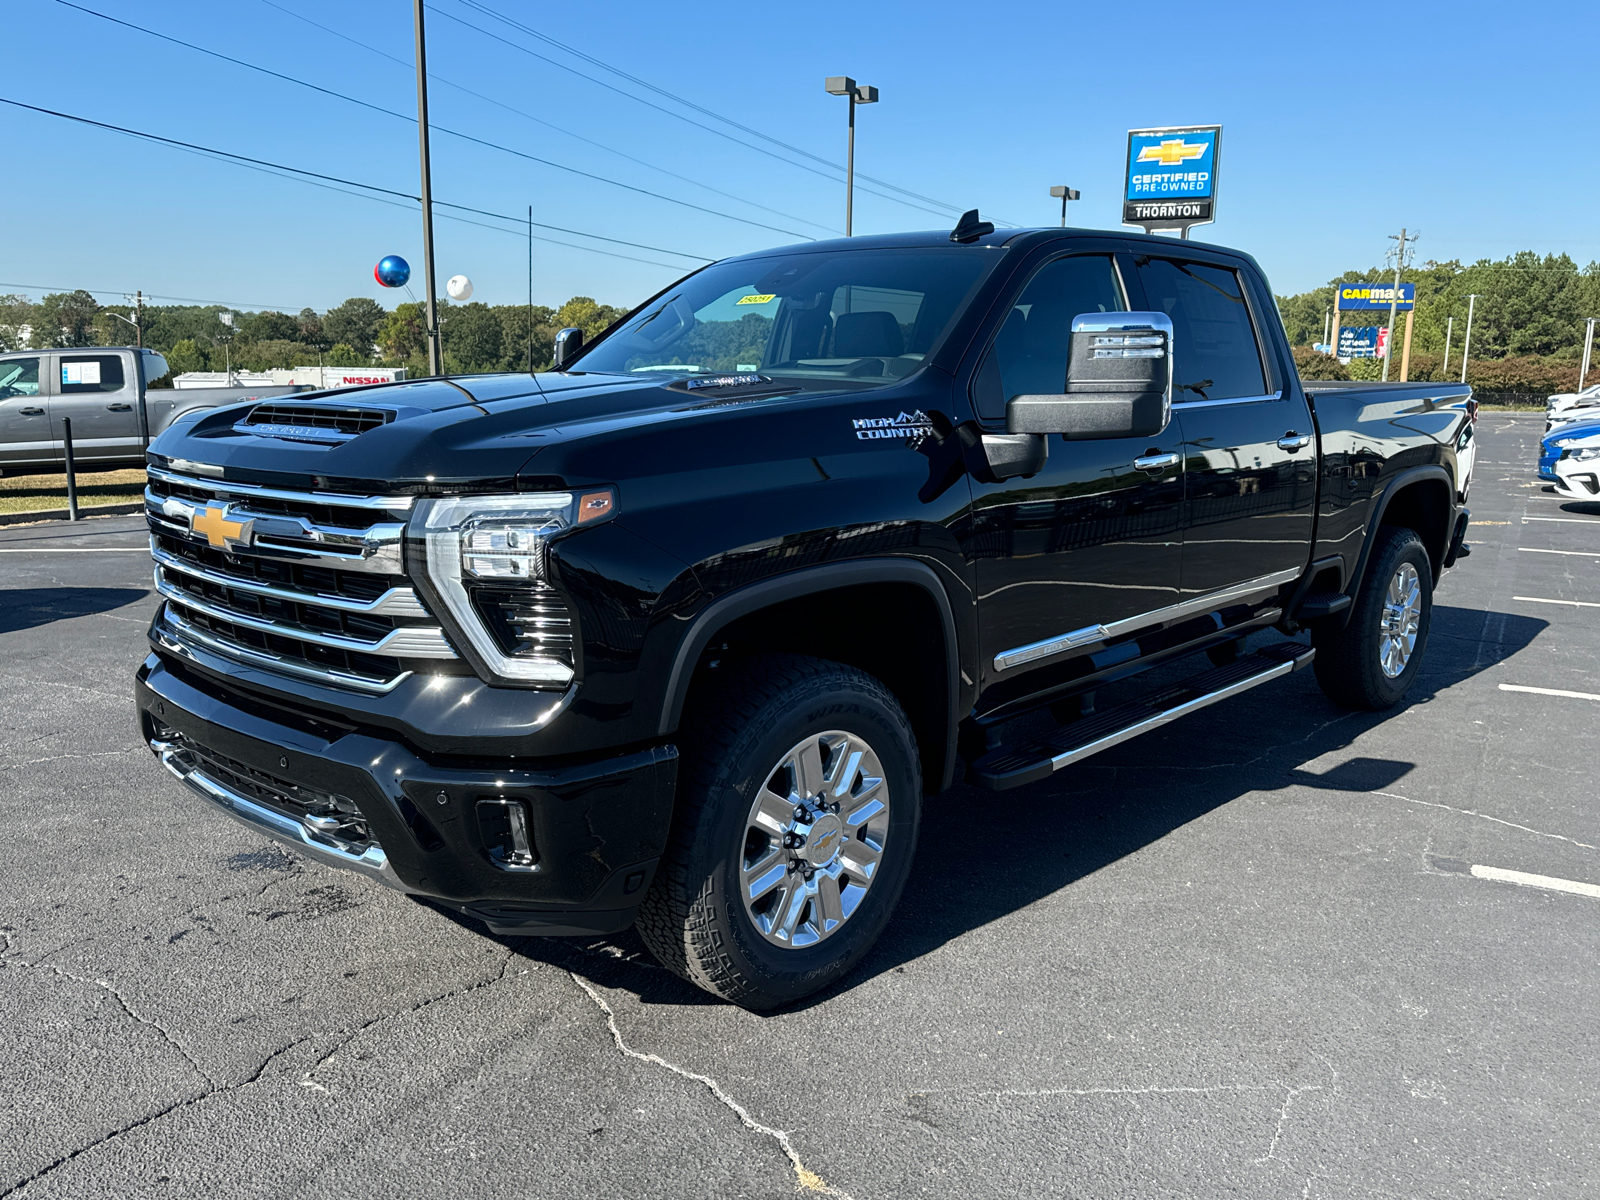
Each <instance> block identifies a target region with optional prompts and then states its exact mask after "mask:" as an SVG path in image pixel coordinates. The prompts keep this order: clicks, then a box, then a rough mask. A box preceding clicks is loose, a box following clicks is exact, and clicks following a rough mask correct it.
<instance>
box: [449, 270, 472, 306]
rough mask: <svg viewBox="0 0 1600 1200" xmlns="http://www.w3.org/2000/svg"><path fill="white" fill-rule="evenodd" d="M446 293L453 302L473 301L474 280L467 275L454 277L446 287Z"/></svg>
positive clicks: (451, 277)
mask: <svg viewBox="0 0 1600 1200" xmlns="http://www.w3.org/2000/svg"><path fill="white" fill-rule="evenodd" d="M444 290H445V293H446V294H447V295H448V296H449V297H450V299H452V300H470V299H472V280H470V279H468V278H467V277H466V276H465V275H452V276H450V282H449V283H447V284H445V285H444Z"/></svg>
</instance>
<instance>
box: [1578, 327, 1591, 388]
mask: <svg viewBox="0 0 1600 1200" xmlns="http://www.w3.org/2000/svg"><path fill="white" fill-rule="evenodd" d="M1594 321H1595V319H1594V318H1593V317H1590V318H1589V328H1588V329H1587V330H1586V331H1585V333H1584V335H1583V369H1582V370H1580V371H1579V372H1578V390H1579V391H1580V392H1581V391H1583V384H1584V381H1585V380H1586V379H1588V378H1589V356H1590V354H1591V353H1592V352H1593V350H1594Z"/></svg>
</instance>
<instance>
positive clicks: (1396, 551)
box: [1311, 525, 1433, 711]
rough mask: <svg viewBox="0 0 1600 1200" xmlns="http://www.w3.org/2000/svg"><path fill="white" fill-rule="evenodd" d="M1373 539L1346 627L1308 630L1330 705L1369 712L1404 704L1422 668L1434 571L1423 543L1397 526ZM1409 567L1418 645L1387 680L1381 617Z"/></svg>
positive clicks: (1324, 626)
mask: <svg viewBox="0 0 1600 1200" xmlns="http://www.w3.org/2000/svg"><path fill="white" fill-rule="evenodd" d="M1376 538H1377V540H1376V541H1375V543H1374V544H1373V547H1372V554H1371V557H1370V559H1369V560H1368V562H1367V572H1366V575H1365V577H1363V579H1362V580H1361V586H1360V590H1359V591H1358V592H1357V593H1356V597H1355V603H1354V604H1352V605H1351V609H1350V621H1349V624H1347V625H1346V626H1345V627H1344V628H1343V629H1339V630H1334V629H1330V628H1328V625H1327V623H1326V622H1324V623H1322V624H1319V625H1314V626H1312V629H1311V641H1312V644H1313V645H1315V646H1316V648H1317V657H1316V659H1315V660H1314V662H1313V668H1314V669H1315V671H1316V673H1317V682H1318V683H1319V684H1321V685H1322V690H1323V692H1324V693H1325V694H1326V695H1327V697H1328V699H1330V700H1332V701H1333V702H1334V703H1335V704H1340V705H1343V706H1344V707H1345V708H1355V709H1370V710H1373V711H1378V710H1381V709H1385V708H1392V707H1393V706H1394V705H1396V704H1398V703H1400V701H1401V700H1403V699H1405V695H1406V693H1407V692H1408V691H1410V690H1411V685H1412V684H1413V683H1414V682H1416V678H1417V672H1418V670H1419V669H1420V668H1421V666H1422V655H1423V651H1424V650H1425V649H1426V648H1427V644H1428V627H1429V625H1430V624H1431V623H1432V621H1433V567H1432V564H1431V563H1430V562H1429V561H1428V551H1427V547H1425V546H1424V545H1423V544H1422V539H1421V538H1420V537H1418V536H1417V534H1416V531H1415V530H1411V529H1406V528H1404V527H1402V526H1397V525H1385V526H1381V527H1380V528H1379V529H1378V532H1377V535H1376ZM1408 566H1409V568H1410V569H1411V570H1412V571H1414V572H1415V573H1416V581H1417V585H1418V589H1419V593H1420V594H1419V597H1418V599H1419V602H1420V612H1419V613H1418V619H1417V627H1416V642H1415V644H1414V645H1413V646H1412V648H1411V651H1410V654H1409V657H1407V658H1406V660H1405V662H1404V666H1403V669H1402V670H1400V671H1399V673H1398V674H1396V675H1390V674H1389V673H1388V672H1387V671H1386V670H1385V668H1384V665H1383V661H1382V647H1383V642H1384V629H1383V620H1384V611H1385V609H1386V607H1387V606H1388V595H1389V585H1390V583H1391V581H1393V580H1394V579H1395V578H1396V576H1397V574H1398V573H1399V572H1401V571H1402V570H1403V569H1404V568H1406V567H1408Z"/></svg>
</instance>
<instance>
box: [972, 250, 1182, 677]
mask: <svg viewBox="0 0 1600 1200" xmlns="http://www.w3.org/2000/svg"><path fill="white" fill-rule="evenodd" d="M1125 244H1126V243H1123V242H1121V241H1120V240H1117V241H1113V240H1112V239H1095V240H1094V241H1093V242H1090V241H1088V240H1087V239H1075V240H1073V241H1071V242H1068V243H1065V245H1066V246H1070V247H1071V249H1070V250H1069V251H1068V252H1066V253H1058V254H1056V255H1054V256H1046V257H1045V260H1044V261H1043V262H1041V263H1039V264H1038V265H1037V266H1035V267H1034V268H1033V269H1032V270H1031V271H1030V272H1025V273H1024V281H1023V282H1022V283H1021V285H1020V286H1019V287H1017V288H1015V289H1014V290H1013V292H1012V293H1011V296H1010V299H1009V300H1006V301H1002V305H1003V312H1002V313H1001V314H998V315H997V317H996V319H995V320H994V321H993V322H992V326H991V327H992V328H994V329H995V333H994V335H993V338H992V340H991V341H990V342H989V344H988V346H987V348H986V349H985V351H984V356H983V357H982V358H981V359H979V365H978V366H977V369H976V372H975V374H974V376H973V383H972V388H971V393H970V394H971V396H972V400H973V407H974V409H975V412H976V415H977V417H978V419H979V422H980V423H981V424H982V426H983V427H984V428H985V429H990V430H996V431H1001V430H1004V429H1005V405H1006V401H1007V400H1009V399H1010V398H1011V397H1012V396H1014V395H1027V394H1052V393H1060V392H1062V391H1063V390H1064V387H1065V383H1066V369H1067V357H1068V352H1069V350H1070V347H1071V329H1072V319H1073V318H1074V317H1076V316H1079V315H1081V314H1084V313H1095V312H1116V311H1126V310H1127V308H1128V297H1127V291H1126V288H1125V286H1124V284H1123V282H1122V276H1123V273H1124V268H1125V267H1126V264H1127V261H1128V260H1127V259H1126V256H1125V255H1117V254H1116V253H1115V251H1116V250H1117V249H1118V248H1120V247H1122V246H1124V245H1125ZM1090 246H1094V247H1096V248H1095V249H1093V250H1090V249H1089V248H1088V247H1090ZM1101 247H1103V248H1101ZM1119 259H1120V260H1121V263H1122V265H1119ZM1047 445H1048V449H1049V457H1048V459H1047V460H1046V462H1045V464H1044V467H1043V468H1042V469H1041V470H1040V471H1039V472H1038V473H1037V474H1035V475H1032V476H1028V477H1021V478H1012V479H1005V480H1002V481H1000V482H998V483H981V482H978V481H974V483H973V487H972V497H973V506H972V525H971V540H970V542H969V548H968V552H969V555H970V557H971V559H972V566H973V574H974V578H975V582H976V584H977V597H978V625H979V644H980V648H981V653H980V659H979V669H980V671H982V673H983V675H984V687H985V689H986V693H987V695H988V697H989V700H990V702H991V703H995V704H1000V703H1006V702H1008V701H1009V700H1012V699H1015V698H1017V697H1018V696H1021V695H1026V694H1028V693H1030V692H1035V691H1039V690H1043V689H1044V688H1046V687H1050V686H1054V685H1055V684H1056V683H1059V682H1061V681H1062V680H1063V679H1065V678H1067V675H1061V678H1059V679H1058V678H1056V676H1057V675H1059V674H1061V672H1067V673H1068V675H1070V674H1071V673H1073V672H1077V673H1082V672H1083V671H1085V670H1090V669H1094V670H1098V669H1101V667H1102V666H1103V665H1104V664H1101V663H1097V664H1095V665H1094V666H1093V667H1089V666H1085V665H1084V664H1075V663H1071V662H1069V660H1072V659H1074V658H1076V657H1079V656H1083V655H1085V654H1095V655H1099V656H1102V657H1103V656H1105V655H1111V656H1117V655H1129V656H1136V653H1135V652H1134V649H1133V647H1132V646H1131V645H1125V646H1119V647H1112V648H1104V647H1103V646H1102V643H1103V641H1104V637H1103V636H1090V634H1091V633H1093V632H1094V631H1095V630H1097V629H1098V627H1100V626H1112V625H1116V624H1117V623H1119V622H1128V621H1132V622H1134V623H1135V624H1136V623H1137V622H1138V621H1139V620H1141V619H1142V618H1143V616H1144V615H1145V614H1147V613H1150V612H1152V611H1154V610H1159V609H1162V608H1165V607H1167V606H1169V605H1171V604H1173V603H1175V602H1176V601H1177V599H1178V586H1179V572H1180V564H1181V558H1182V536H1181V533H1180V527H1179V520H1180V505H1181V502H1182V499H1183V486H1184V484H1183V435H1182V433H1181V432H1180V426H1179V423H1178V422H1177V421H1176V420H1174V421H1173V422H1171V423H1170V424H1169V425H1168V427H1167V428H1166V429H1165V430H1164V431H1163V432H1162V433H1160V434H1158V435H1156V436H1154V437H1140V438H1109V439H1105V440H1095V441H1068V440H1067V439H1065V438H1063V437H1061V436H1059V435H1056V434H1051V435H1048V437H1047ZM1130 627H1131V626H1130ZM1074 635H1078V636H1074ZM994 685H999V686H998V687H996V686H994Z"/></svg>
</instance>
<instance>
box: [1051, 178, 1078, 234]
mask: <svg viewBox="0 0 1600 1200" xmlns="http://www.w3.org/2000/svg"><path fill="white" fill-rule="evenodd" d="M1050 194H1051V195H1052V196H1058V197H1060V199H1061V228H1063V229H1065V228H1066V227H1067V201H1068V200H1076V199H1077V198H1078V189H1077V188H1069V187H1065V186H1057V187H1053V188H1051V189H1050Z"/></svg>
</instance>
